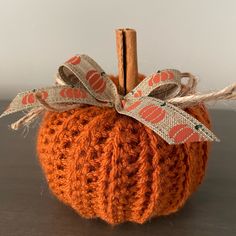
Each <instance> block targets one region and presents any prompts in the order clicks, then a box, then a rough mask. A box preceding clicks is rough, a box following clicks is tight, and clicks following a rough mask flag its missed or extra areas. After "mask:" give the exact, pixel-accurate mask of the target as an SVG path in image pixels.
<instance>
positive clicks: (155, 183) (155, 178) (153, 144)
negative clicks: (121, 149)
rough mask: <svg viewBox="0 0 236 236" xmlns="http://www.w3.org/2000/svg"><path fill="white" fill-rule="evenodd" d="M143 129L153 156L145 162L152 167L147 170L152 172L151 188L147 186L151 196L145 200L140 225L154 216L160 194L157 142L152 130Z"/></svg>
mask: <svg viewBox="0 0 236 236" xmlns="http://www.w3.org/2000/svg"><path fill="white" fill-rule="evenodd" d="M143 127H144V129H145V131H146V133H147V136H148V141H149V149H150V150H151V151H152V152H151V153H152V154H153V156H152V157H151V160H147V161H151V163H150V164H151V167H152V168H151V170H149V171H152V173H151V186H149V188H151V194H150V196H149V200H148V199H147V203H148V204H147V206H145V209H144V211H143V215H142V217H141V219H140V223H143V222H144V221H146V220H147V219H148V218H150V217H151V216H152V215H153V214H154V210H155V207H156V204H157V200H158V197H159V193H160V167H159V165H158V162H159V159H160V155H159V152H158V148H157V143H158V140H157V138H156V135H153V131H152V130H150V129H149V128H147V127H145V126H143Z"/></svg>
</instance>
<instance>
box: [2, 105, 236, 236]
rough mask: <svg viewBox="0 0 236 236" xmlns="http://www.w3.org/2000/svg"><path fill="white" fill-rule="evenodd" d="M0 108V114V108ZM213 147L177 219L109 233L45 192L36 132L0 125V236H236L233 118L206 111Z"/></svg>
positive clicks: (129, 225) (109, 229)
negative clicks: (216, 138)
mask: <svg viewBox="0 0 236 236" xmlns="http://www.w3.org/2000/svg"><path fill="white" fill-rule="evenodd" d="M6 104H7V103H6V102H3V101H2V102H1V103H0V111H2V110H3V109H4V107H5V106H6ZM211 114H212V119H213V121H214V131H215V133H216V134H217V135H218V136H219V137H220V138H221V140H222V141H221V142H220V143H214V145H213V148H212V152H211V157H210V160H209V162H208V170H207V174H206V177H205V181H204V182H203V184H202V185H201V186H200V187H199V189H198V191H197V192H195V194H193V195H192V197H191V198H190V199H189V200H188V202H187V204H186V205H185V207H184V208H183V209H182V210H180V211H179V212H178V213H175V214H173V215H170V216H167V217H160V218H156V219H153V220H150V221H149V222H147V223H146V224H144V225H138V224H133V223H125V224H122V225H119V226H115V227H112V226H110V225H108V224H106V223H104V222H103V221H101V220H97V219H96V220H85V219H82V218H81V217H80V216H79V215H77V214H76V213H75V212H74V211H73V210H72V209H70V208H69V207H67V206H65V205H63V204H62V203H60V202H59V201H58V200H57V199H56V198H55V197H54V196H52V194H51V193H50V192H49V190H48V187H47V184H46V182H45V179H44V176H43V175H42V171H41V169H40V166H39V163H38V161H37V157H36V153H35V140H36V132H37V127H35V128H30V130H29V131H28V134H27V135H26V134H24V133H23V132H22V130H21V131H18V132H16V131H11V130H10V128H9V127H8V126H7V125H8V124H10V122H11V121H13V120H15V119H16V116H11V117H7V118H3V119H2V120H0V149H1V157H0V236H36V235H37V236H41V235H45V236H48V235H50V236H54V235H55V236H62V235H63V236H72V235H73V236H77V235H83V236H87V235H94V236H100V235H102V236H107V235H122V236H125V235H132V236H136V235H137V236H138V235H147V236H152V235H155V236H158V235H160V236H168V235H174V236H185V235H187V236H190V235H191V236H195V235H196V236H211V235H212V236H213V235H214V236H217V235H221V236H222V235H225V236H231V235H234V236H235V235H236V142H235V137H234V135H235V134H236V125H235V121H236V112H233V111H223V110H212V111H211Z"/></svg>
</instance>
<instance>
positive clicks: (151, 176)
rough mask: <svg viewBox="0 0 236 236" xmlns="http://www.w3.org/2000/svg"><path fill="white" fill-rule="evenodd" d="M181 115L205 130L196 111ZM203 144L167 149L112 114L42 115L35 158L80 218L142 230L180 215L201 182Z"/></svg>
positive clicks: (202, 111)
mask: <svg viewBox="0 0 236 236" xmlns="http://www.w3.org/2000/svg"><path fill="white" fill-rule="evenodd" d="M113 79H114V78H113ZM185 110H186V111H187V112H188V113H189V114H191V115H192V116H194V117H195V118H197V119H198V120H199V121H200V122H202V123H203V124H205V125H206V126H207V127H208V128H210V121H209V115H208V112H207V110H206V108H205V106H204V105H203V104H199V105H198V106H194V107H191V108H187V109H185ZM209 145H210V143H208V142H196V143H186V144H181V145H168V144H167V143H166V142H165V141H164V140H162V139H161V138H160V137H159V136H158V135H156V134H155V133H154V132H153V131H152V130H150V129H149V128H147V127H146V126H144V125H143V124H141V123H139V122H138V121H136V120H135V119H133V118H130V117H128V116H123V115H120V114H118V113H117V112H116V111H115V110H114V109H113V108H101V107H95V106H84V107H81V108H78V109H74V110H70V111H66V112H63V113H57V112H47V113H46V114H45V117H44V119H43V122H42V124H41V127H40V129H39V133H38V143H37V151H38V155H39V160H40V162H41V165H42V168H43V170H44V173H45V175H46V178H47V181H48V184H49V187H50V189H51V190H52V192H53V193H54V194H55V195H56V196H57V197H58V198H59V199H60V200H61V201H63V202H64V203H65V204H67V205H70V206H71V207H72V208H74V209H75V210H76V211H77V212H78V213H79V214H80V215H82V216H83V217H86V218H94V217H99V218H101V219H103V220H105V221H106V222H108V223H110V224H118V223H122V222H125V221H132V222H137V223H144V222H145V221H146V220H148V219H150V218H151V217H154V216H160V215H168V214H170V213H173V212H176V211H177V210H178V209H179V208H181V207H182V206H183V205H184V203H185V202H186V200H187V199H188V197H189V196H190V195H191V193H192V192H194V191H195V189H196V187H197V186H198V185H199V184H200V183H201V181H202V179H203V176H204V172H205V168H206V162H207V159H208V151H209Z"/></svg>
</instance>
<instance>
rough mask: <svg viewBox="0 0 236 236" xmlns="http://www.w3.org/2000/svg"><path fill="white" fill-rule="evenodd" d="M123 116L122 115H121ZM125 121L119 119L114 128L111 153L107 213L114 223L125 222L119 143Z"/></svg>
mask: <svg viewBox="0 0 236 236" xmlns="http://www.w3.org/2000/svg"><path fill="white" fill-rule="evenodd" d="M119 117H120V118H121V116H119ZM125 123H126V122H125V121H124V118H123V119H119V120H117V122H116V124H115V126H114V128H113V130H112V135H113V150H112V155H111V157H110V158H111V170H110V173H109V178H108V182H109V183H108V184H109V185H108V206H107V215H108V218H109V219H110V220H111V223H112V224H117V223H121V222H123V221H124V220H125V219H124V209H123V206H122V203H121V202H122V200H123V190H122V187H123V183H122V176H121V174H122V163H121V159H120V158H121V156H120V154H121V150H120V147H119V144H120V143H121V139H120V138H121V137H120V133H121V132H122V130H123V127H124V126H125ZM119 199H121V200H119Z"/></svg>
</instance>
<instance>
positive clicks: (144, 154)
mask: <svg viewBox="0 0 236 236" xmlns="http://www.w3.org/2000/svg"><path fill="white" fill-rule="evenodd" d="M137 136H139V137H140V138H139V139H140V142H139V146H140V153H136V155H137V160H136V161H135V162H134V163H133V164H132V166H133V167H134V168H136V169H138V171H137V173H136V174H135V178H136V184H135V187H136V194H135V195H134V197H133V199H132V202H131V203H130V204H131V206H132V211H131V214H130V217H129V220H130V221H134V222H139V223H142V222H143V221H144V219H143V212H144V208H145V205H144V204H147V201H148V200H149V197H148V196H146V195H147V193H148V192H149V191H150V186H148V184H149V182H150V181H151V179H150V178H149V177H148V174H149V173H148V171H149V170H150V168H151V166H150V163H149V161H148V157H149V155H148V153H149V152H150V151H149V150H148V149H149V146H148V136H147V133H146V132H145V129H144V128H143V126H142V125H141V124H139V127H138V133H137Z"/></svg>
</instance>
